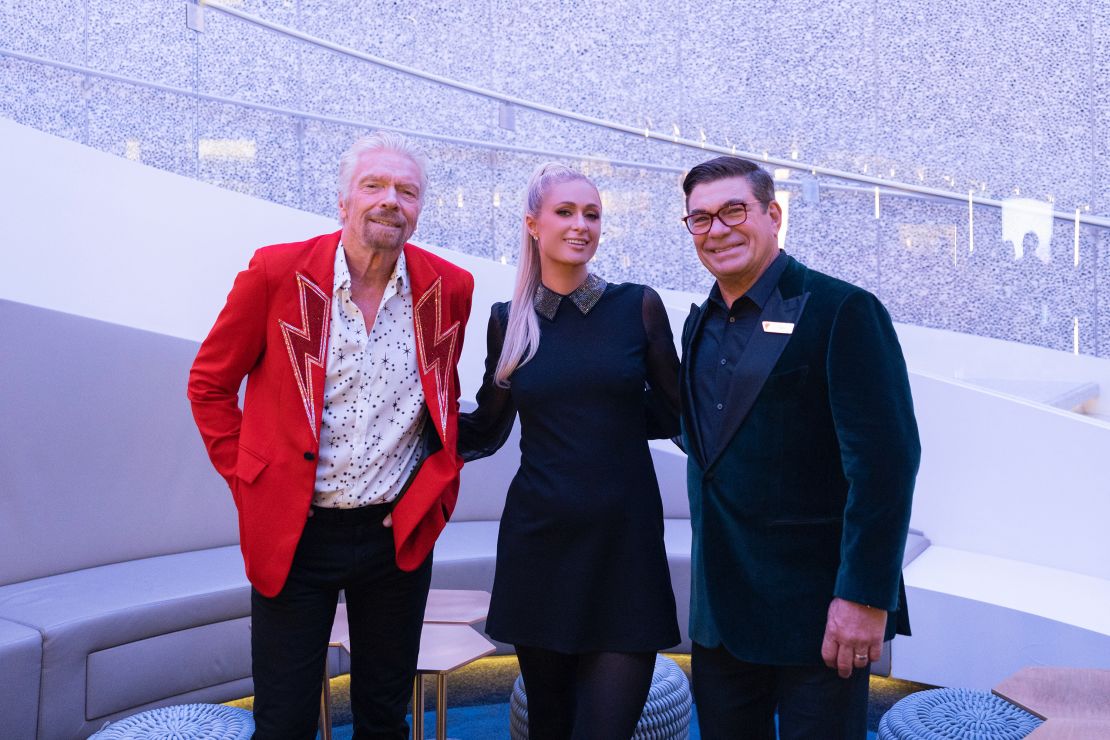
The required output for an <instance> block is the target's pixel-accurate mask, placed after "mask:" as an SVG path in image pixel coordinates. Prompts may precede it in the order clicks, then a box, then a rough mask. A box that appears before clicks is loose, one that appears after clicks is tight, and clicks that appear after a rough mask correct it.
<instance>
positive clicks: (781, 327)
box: [763, 321, 794, 334]
mask: <svg viewBox="0 0 1110 740" xmlns="http://www.w3.org/2000/svg"><path fill="white" fill-rule="evenodd" d="M763 331H765V332H767V333H768V334H793V333H794V325H793V324H791V323H788V322H786V321H764V322H763Z"/></svg>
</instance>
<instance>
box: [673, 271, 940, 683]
mask: <svg viewBox="0 0 1110 740" xmlns="http://www.w3.org/2000/svg"><path fill="white" fill-rule="evenodd" d="M788 260H789V262H788V264H787V267H786V269H785V271H784V272H783V274H782V277H781V278H780V279H779V284H778V286H777V288H776V290H775V292H774V294H773V295H772V297H771V299H770V300H768V302H767V305H766V306H765V307H764V310H763V314H762V316H761V323H760V325H757V327H756V329H755V332H754V334H753V335H752V338H751V340H750V341H749V343H748V345H747V348H746V350H745V352H744V355H743V356H742V358H741V360H740V363H739V366H738V367H737V369H736V372H735V374H734V380H733V386H732V388H731V390H730V393H729V397H728V406H729V409H730V416H729V418H728V419H726V420H725V421H724V423H722V425H721V433H720V435H719V437H718V438H717V439H713V440H698V439H697V438H696V437H697V434H696V431H695V430H697V429H698V425H697V423H696V420H695V419H693V418H691V417H690V416H688V415H689V414H691V413H693V409H694V405H693V403H692V399H691V395H690V394H691V390H690V388H691V383H690V377H689V372H690V368H689V362H690V358H692V357H693V356H694V355H693V353H692V352H691V349H690V347H691V343H692V342H694V341H696V338H697V337H698V335H699V332H700V330H701V323H702V318H703V316H704V315H705V308H706V307H705V304H702V306H700V307H699V306H691V307H690V316H689V317H688V318H687V319H686V325H685V327H684V328H683V332H682V349H683V360H682V393H683V425H682V438H683V443H684V446H685V449H686V450H687V452H688V453H689V463H688V468H687V477H688V486H689V495H690V514H691V524H692V527H693V551H692V568H693V573H692V578H691V582H692V588H691V609H690V636H691V637H692V638H693V640H694V641H695V642H698V643H700V644H703V645H706V646H710V647H714V646H717V645H719V644H723V645H724V646H725V647H726V648H727V649H728V650H729V651H730V652H731V653H732V654H733V655H735V656H736V657H738V658H740V659H742V660H746V661H751V662H757V663H768V664H778V665H806V664H819V663H821V662H822V661H821V640H822V637H823V635H824V631H825V620H826V616H827V612H828V607H829V602H830V601H831V600H832V598H833V597H834V596H839V597H841V598H844V599H848V600H851V601H856V602H860V603H863V604H868V605H870V606H874V607H878V608H881V609H886V610H888V611H889V612H891V614H890V616H889V618H888V621H887V639H890V638H891V637H893V635H894V633H895V630H896V628H897V631H898V632H901V633H903V634H908V633H909V621H908V615H907V612H906V604H905V590H904V588H903V586H902V553H903V550H904V548H905V543H906V530H907V528H908V526H909V519H910V504H911V499H912V496H913V486H914V479H915V477H916V475H917V467H918V461H919V458H920V453H921V447H920V442H919V440H918V435H917V422H916V420H915V419H914V413H913V401H912V399H911V398H910V386H909V379H908V377H907V373H906V363H905V360H904V359H903V357H902V349H901V347H900V345H899V343H898V337H897V335H896V334H895V332H894V326H893V325H892V323H891V320H890V316H889V314H888V313H887V312H886V309H885V308H883V306H882V304H881V303H880V302H879V300H878V299H877V298H876V297H875V296H873V295H872V294H870V293H868V292H867V291H865V290H863V289H861V288H858V287H856V286H854V285H851V284H849V283H846V282H843V281H841V280H837V279H835V278H832V277H829V276H828V275H824V274H822V273H819V272H816V271H814V270H810V269H808V268H806V267H805V266H804V265H802V264H801V263H800V262H798V261H797V260H794V259H793V258H789V257H788ZM763 322H780V323H782V324H794V327H793V333H791V334H782V333H773V332H771V331H767V330H766V329H765V328H764V327H765V324H764V323H763ZM772 328H773V327H772Z"/></svg>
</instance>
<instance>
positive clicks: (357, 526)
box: [251, 506, 432, 740]
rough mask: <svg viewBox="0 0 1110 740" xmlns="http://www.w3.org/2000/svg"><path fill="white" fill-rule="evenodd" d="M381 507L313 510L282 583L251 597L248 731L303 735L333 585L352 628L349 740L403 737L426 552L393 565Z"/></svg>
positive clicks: (327, 630) (289, 737) (308, 727)
mask: <svg viewBox="0 0 1110 740" xmlns="http://www.w3.org/2000/svg"><path fill="white" fill-rule="evenodd" d="M389 508H390V507H388V506H369V507H365V508H361V509H345V510H338V509H313V516H311V517H309V519H308V522H307V523H306V524H305V529H304V533H303V534H302V535H301V540H300V542H299V543H298V545H297V551H296V554H295V555H294V556H293V565H292V568H291V570H290V572H289V578H288V580H287V581H286V582H285V586H284V588H282V590H281V592H280V593H279V594H278V595H277V596H275V597H274V598H267V597H265V596H263V595H261V594H260V593H258V592H257V591H252V594H251V622H252V630H251V657H252V661H253V664H254V667H253V671H254V691H255V698H254V719H255V727H256V729H255V734H254V737H256V738H259V740H275V739H278V738H280V739H281V740H302V739H304V740H311V739H312V738H314V737H315V736H316V729H317V725H318V723H319V709H320V691H321V688H322V682H323V675H324V663H325V661H326V659H327V649H328V637H329V635H330V634H331V625H332V621H333V620H334V619H335V605H336V603H337V602H338V599H339V590H340V589H343V590H344V591H345V592H346V601H347V618H348V621H349V623H350V628H351V632H350V635H351V710H352V713H353V714H354V738H356V740H370V739H371V738H374V739H375V740H376V739H378V738H381V739H383V740H384V739H385V738H390V739H396V740H405V739H406V738H407V737H408V732H409V727H408V723H407V722H406V721H405V714H406V713H407V710H408V701H409V697H410V696H411V695H412V685H413V678H414V676H415V674H416V659H417V655H418V653H419V650H420V629H421V625H422V623H423V620H424V607H425V605H426V603H427V600H428V585H429V583H430V582H431V574H432V558H431V556H429V557H428V559H427V560H426V561H425V562H424V563H423V565H421V566H420V567H419V568H418V569H417V570H415V571H413V572H411V573H407V572H404V571H402V570H400V569H399V568H398V567H397V563H396V560H395V557H394V554H393V552H394V550H393V530H391V529H389V528H387V527H383V526H382V519H383V518H384V517H385V515H386V514H387V513H389Z"/></svg>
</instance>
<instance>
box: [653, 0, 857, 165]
mask: <svg viewBox="0 0 1110 740" xmlns="http://www.w3.org/2000/svg"><path fill="white" fill-rule="evenodd" d="M687 5H688V8H689V10H688V12H687V13H686V14H685V15H684V17H683V19H682V29H683V33H682V35H681V42H680V43H681V52H680V59H681V62H680V68H679V70H678V73H677V74H675V77H678V78H680V79H681V82H682V85H683V88H684V89H685V90H686V94H687V96H688V97H687V99H686V101H685V106H684V116H683V118H684V120H685V121H686V122H687V125H686V126H685V127H684V135H689V136H690V138H697V136H699V135H700V132H701V131H704V132H705V135H706V137H707V139H708V140H709V141H710V142H712V143H714V144H718V145H721V146H732V145H735V146H737V147H738V148H739V149H740V150H741V151H743V150H747V151H751V152H755V153H757V154H758V153H761V152H764V151H767V152H768V153H769V154H770V155H771V156H777V157H782V158H790V157H791V156H792V155H796V156H797V158H799V159H801V160H802V161H806V162H812V163H813V164H818V165H825V166H830V167H838V168H842V169H849V168H851V164H852V162H853V161H854V158H855V157H857V156H859V155H861V154H870V153H872V152H873V151H874V148H873V147H872V146H871V144H872V140H871V137H870V136H869V134H871V133H872V131H873V123H874V116H875V112H874V105H873V100H872V97H873V84H874V82H873V75H874V60H873V49H872V45H873V43H874V40H873V32H872V28H873V21H872V18H871V12H872V9H873V7H874V4H873V3H870V2H868V3H859V2H833V3H814V2H810V1H809V0H784V1H779V2H774V3H754V4H746V5H743V6H736V7H734V8H731V9H726V8H724V7H721V6H715V5H712V4H710V3H704V2H692V1H691V2H688V3H687ZM663 59H667V57H663ZM660 61H662V60H660ZM686 129H688V131H686Z"/></svg>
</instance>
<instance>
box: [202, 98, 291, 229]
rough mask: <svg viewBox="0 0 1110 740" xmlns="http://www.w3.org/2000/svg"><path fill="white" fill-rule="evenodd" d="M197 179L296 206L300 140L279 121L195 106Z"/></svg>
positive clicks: (234, 110)
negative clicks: (196, 120)
mask: <svg viewBox="0 0 1110 740" xmlns="http://www.w3.org/2000/svg"><path fill="white" fill-rule="evenodd" d="M197 134H198V136H197V138H198V140H197V158H198V178H199V179H201V180H203V181H205V182H209V183H212V184H213V185H219V186H220V187H223V188H227V189H228V190H234V191H236V192H239V193H246V194H247V195H253V196H255V197H256V198H264V199H265V200H270V201H273V202H274V203H281V204H282V205H288V206H294V207H297V206H298V205H299V204H300V202H301V172H300V159H301V155H300V148H301V145H300V136H299V134H298V126H297V124H296V123H295V122H294V121H292V120H291V119H289V118H288V117H285V116H278V115H275V114H272V113H266V112H262V111H256V110H251V109H249V108H242V107H239V106H232V105H223V104H218V103H208V102H201V103H200V106H199V115H198V123H197Z"/></svg>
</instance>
